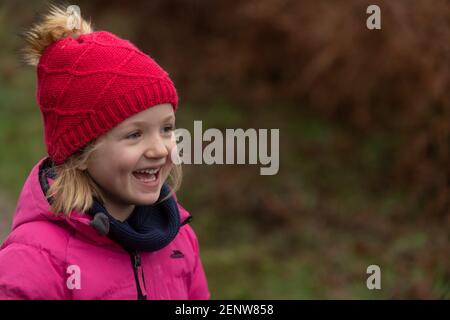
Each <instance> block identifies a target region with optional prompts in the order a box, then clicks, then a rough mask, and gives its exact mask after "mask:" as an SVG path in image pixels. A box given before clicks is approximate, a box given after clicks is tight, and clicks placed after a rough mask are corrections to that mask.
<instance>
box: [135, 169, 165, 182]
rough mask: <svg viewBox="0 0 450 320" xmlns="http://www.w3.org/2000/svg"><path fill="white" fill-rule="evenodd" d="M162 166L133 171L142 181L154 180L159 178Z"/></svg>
mask: <svg viewBox="0 0 450 320" xmlns="http://www.w3.org/2000/svg"><path fill="white" fill-rule="evenodd" d="M160 172H161V168H157V169H145V170H138V171H133V176H134V177H135V178H136V179H138V180H139V181H141V182H145V183H148V182H154V181H156V180H157V179H158V177H159V173H160Z"/></svg>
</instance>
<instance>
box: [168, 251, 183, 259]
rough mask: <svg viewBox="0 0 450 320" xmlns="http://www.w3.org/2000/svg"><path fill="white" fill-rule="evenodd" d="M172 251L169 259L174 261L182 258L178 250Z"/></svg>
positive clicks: (181, 253)
mask: <svg viewBox="0 0 450 320" xmlns="http://www.w3.org/2000/svg"><path fill="white" fill-rule="evenodd" d="M172 251H173V252H172V254H171V255H170V257H171V258H174V259H179V258H184V254H183V252H181V251H180V250H172Z"/></svg>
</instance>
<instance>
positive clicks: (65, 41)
mask: <svg viewBox="0 0 450 320" xmlns="http://www.w3.org/2000/svg"><path fill="white" fill-rule="evenodd" d="M53 10H55V8H53ZM56 10H57V11H53V12H51V13H50V14H49V15H48V16H47V17H46V19H47V20H45V21H44V23H45V22H46V21H47V24H48V19H51V18H53V19H54V15H55V14H56V13H57V14H59V15H61V14H65V13H64V12H62V11H58V9H56ZM64 21H65V20H64ZM82 23H83V25H82V27H83V26H84V27H86V25H84V23H85V21H83V22H82ZM85 29H87V31H88V32H85V34H81V35H75V36H77V37H76V38H75V37H73V36H74V34H71V35H70V36H66V37H64V36H63V37H61V38H60V39H55V41H52V42H51V43H50V44H49V45H48V46H46V47H45V48H43V49H42V51H41V52H40V53H41V55H40V57H39V59H38V64H37V100H38V103H39V106H40V108H41V112H42V116H43V120H44V130H45V144H46V146H47V151H48V154H49V156H50V158H51V159H52V160H53V161H54V162H55V164H61V163H63V162H64V161H65V160H66V159H67V158H68V157H70V156H71V155H72V154H73V153H74V152H76V151H77V150H79V149H80V148H82V147H83V146H85V145H86V144H87V143H89V142H90V141H92V140H94V139H96V138H98V137H99V136H100V135H102V134H104V133H105V132H107V131H108V130H110V129H111V128H113V127H114V126H116V125H117V124H119V123H120V122H122V121H123V120H125V119H126V118H129V117H130V116H132V115H134V114H136V113H138V112H140V111H143V110H145V109H148V108H150V107H152V106H155V105H157V104H162V103H171V104H172V106H173V109H174V111H176V109H177V106H178V95H177V92H176V89H175V87H174V84H173V82H172V81H171V79H170V78H169V75H168V73H167V72H165V71H164V70H163V69H162V68H161V67H160V66H159V65H158V64H157V63H156V62H155V61H154V60H153V59H152V58H150V57H149V56H148V55H146V54H144V53H142V52H141V51H140V50H139V49H137V48H136V47H135V46H134V45H133V44H132V43H131V42H129V41H127V40H124V39H121V38H119V37H117V36H116V35H114V34H112V33H109V32H105V31H98V32H91V30H90V26H89V25H87V27H86V28H85ZM36 30H37V27H34V29H32V30H31V32H29V34H28V39H27V40H28V42H29V44H31V45H34V46H36V42H37V41H38V40H37V39H36V38H34V39H33V38H32V36H36V33H39V32H42V31H41V30H42V29H40V30H38V31H36ZM66 31H67V30H66ZM70 31H72V30H70ZM77 31H80V30H77ZM81 31H83V28H81ZM84 31H86V30H84ZM33 32H34V34H33ZM47 32H48V31H47ZM65 34H67V32H66V33H64V34H63V35H65ZM41 36H42V35H41ZM53 37H54V38H58V36H55V35H53ZM41 39H42V38H41ZM33 41H34V43H33ZM41 45H42V44H41ZM32 50H35V51H38V50H37V49H36V48H34V49H33V48H32V49H29V51H32ZM33 53H34V54H35V52H32V54H29V59H28V60H29V61H31V60H32V58H34V59H36V57H35V56H33ZM31 56H33V57H32V58H30V57H31Z"/></svg>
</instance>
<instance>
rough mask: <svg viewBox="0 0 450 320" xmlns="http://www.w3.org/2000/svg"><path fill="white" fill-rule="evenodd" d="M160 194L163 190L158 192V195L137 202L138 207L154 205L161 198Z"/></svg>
mask: <svg viewBox="0 0 450 320" xmlns="http://www.w3.org/2000/svg"><path fill="white" fill-rule="evenodd" d="M160 193H161V189H159V190H158V192H157V193H152V194H150V195H148V196H147V197H146V198H144V199H142V198H141V199H139V200H138V201H137V202H136V204H137V205H141V206H144V205H147V206H148V205H152V204H154V203H155V202H156V201H158V198H159V195H160Z"/></svg>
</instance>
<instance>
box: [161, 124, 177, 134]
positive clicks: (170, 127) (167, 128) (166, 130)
mask: <svg viewBox="0 0 450 320" xmlns="http://www.w3.org/2000/svg"><path fill="white" fill-rule="evenodd" d="M174 129H175V126H173V125H171V124H170V125H166V126H164V129H163V130H164V133H169V132H172V131H173V130H174Z"/></svg>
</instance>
